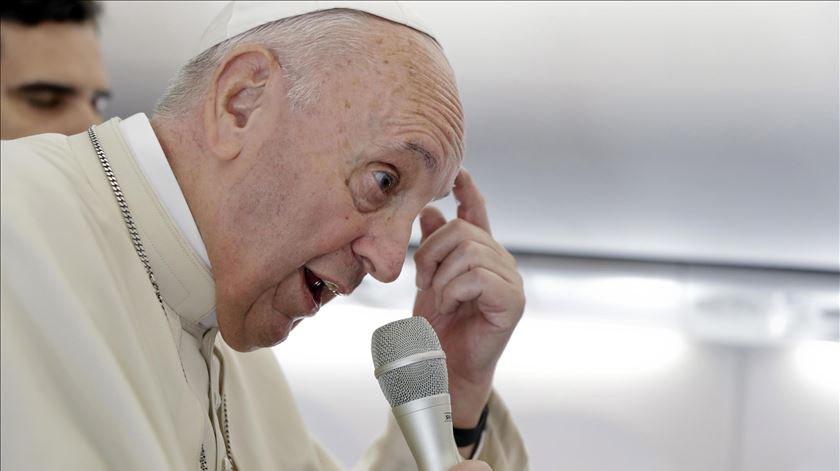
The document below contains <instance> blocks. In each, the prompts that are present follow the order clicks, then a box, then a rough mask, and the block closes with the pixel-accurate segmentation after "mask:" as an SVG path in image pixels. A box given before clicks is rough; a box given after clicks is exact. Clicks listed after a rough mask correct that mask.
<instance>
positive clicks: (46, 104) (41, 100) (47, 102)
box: [26, 94, 64, 110]
mask: <svg viewBox="0 0 840 471" xmlns="http://www.w3.org/2000/svg"><path fill="white" fill-rule="evenodd" d="M26 102H27V103H29V105H30V106H32V107H33V108H39V109H43V110H48V109H53V108H58V107H59V106H61V105H62V103H63V102H64V100H63V99H62V97H61V96H59V95H54V94H48V95H46V94H45V95H33V96H29V97H27V98H26Z"/></svg>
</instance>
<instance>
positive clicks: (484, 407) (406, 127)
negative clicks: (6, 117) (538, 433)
mask: <svg viewBox="0 0 840 471" xmlns="http://www.w3.org/2000/svg"><path fill="white" fill-rule="evenodd" d="M313 3H314V2H313ZM317 3H318V4H323V2H317ZM299 6H300V5H299V4H295V5H291V6H289V5H275V4H259V5H238V4H236V5H230V6H228V7H227V8H226V9H225V10H224V11H223V12H222V13H221V14H220V16H219V19H217V21H216V22H215V23H214V25H213V26H211V28H210V30H209V36H208V38H209V39H206V40H205V43H204V45H203V50H204V52H202V53H201V54H199V55H198V56H197V57H195V58H193V59H192V60H191V61H190V62H189V63H188V64H187V65H186V66H185V67H184V68H183V69H182V70H181V72H180V73H179V75H178V77H176V79H175V80H174V81H173V83H172V85H171V86H170V88H169V90H168V91H167V92H166V94H165V95H164V96H163V98H162V99H161V100H160V102H159V103H158V107H157V110H156V113H155V114H154V116H153V117H152V119H151V120H148V119H146V117H145V116H144V115H142V114H141V115H135V116H132V117H130V118H128V119H126V120H123V121H120V120H118V119H114V120H111V121H108V122H107V123H104V124H102V125H100V126H94V127H92V128H91V129H90V130H89V131H88V132H86V133H82V134H78V135H75V136H70V137H67V136H60V135H44V136H36V137H32V138H28V139H20V140H16V141H9V142H4V143H3V147H2V252H3V258H2V316H0V319H2V328H0V332H2V402H3V403H2V448H3V453H2V465H3V468H4V469H6V468H8V469H128V470H141V469H142V470H149V469H156V470H157V469H174V470H189V469H196V470H198V469H231V468H233V469H240V470H269V469H288V470H300V469H326V470H332V469H338V465H337V464H336V462H335V461H334V460H333V459H332V458H331V457H330V455H329V453H328V452H327V451H325V450H323V449H322V448H321V447H320V446H319V445H318V444H317V443H316V442H314V441H313V440H312V439H311V437H310V436H309V435H308V433H307V432H306V430H305V427H304V425H303V423H302V420H301V418H300V416H299V415H298V412H297V411H296V408H295V406H294V404H293V399H292V397H291V394H290V392H289V389H288V387H287V385H286V383H285V381H284V379H283V376H282V374H281V372H280V370H279V368H278V366H277V365H276V362H275V360H274V358H273V356H272V355H271V353H270V352H269V351H268V350H267V349H265V348H264V347H269V346H272V345H275V344H277V343H278V342H281V341H283V340H284V339H285V338H286V337H287V336H288V335H289V333H290V332H291V331H292V329H293V328H294V327H295V325H297V324H298V323H299V322H300V321H301V320H302V319H304V318H305V317H307V316H312V315H314V314H315V313H316V312H317V311H318V309H319V308H320V306H321V305H323V304H324V303H326V302H328V301H329V300H330V299H332V298H333V297H334V296H335V295H336V294H347V293H350V292H351V291H353V289H354V288H355V287H356V286H357V285H358V284H359V283H360V281H361V279H362V277H364V276H365V275H366V274H370V275H371V276H373V277H374V278H376V279H377V280H379V281H382V282H389V281H393V280H394V279H395V278H396V277H397V276H398V274H399V272H400V269H401V266H402V264H403V261H404V258H405V255H406V248H407V245H408V240H409V235H410V232H411V225H412V221H413V220H414V219H415V217H417V215H418V214H420V215H421V227H422V231H423V241H422V243H421V245H420V247H419V248H418V250H417V252H416V255H415V257H416V261H417V269H418V274H417V284H418V287H419V291H418V293H419V294H418V296H417V299H416V304H415V315H420V316H424V317H426V318H427V319H428V320H429V321H430V323H431V324H432V325H433V327H434V328H435V330H436V331H437V333H438V335H439V337H440V339H441V344H442V346H443V348H444V350H445V351H446V353H447V357H448V364H449V375H450V378H449V379H450V392H451V396H452V412H453V424H454V426H455V427H456V428H458V429H462V431H463V436H465V437H467V438H466V439H462V440H461V442H460V443H459V445H460V446H461V447H460V448H459V450H460V451H461V453H462V455H463V456H464V457H475V458H477V459H480V460H482V461H485V462H487V463H489V464H490V465H491V466H492V467H493V468H494V469H496V470H508V469H517V470H518V469H524V468H526V467H527V458H526V456H525V452H524V447H523V445H522V442H521V439H520V437H519V435H518V432H517V431H516V428H515V426H514V425H513V423H512V422H511V419H510V418H509V416H508V414H507V412H506V409H505V407H504V405H503V403H502V402H501V401H500V400H499V398H498V397H496V395H495V394H494V393H493V392H492V378H493V372H494V370H495V366H496V362H497V360H498V359H499V356H500V355H501V353H502V351H503V349H504V347H505V345H506V343H507V341H508V339H509V338H510V335H511V333H512V331H513V329H514V327H515V325H516V324H517V322H518V320H519V318H520V317H521V315H522V311H523V308H524V295H523V289H522V283H521V278H520V276H519V274H518V273H517V271H516V268H515V263H514V259H513V257H512V256H511V255H510V254H509V253H508V252H507V251H506V250H505V249H504V248H503V247H502V246H501V245H499V244H498V243H497V242H496V241H495V240H493V238H492V237H491V235H490V228H489V223H488V219H487V214H486V211H485V206H484V203H483V200H482V197H481V194H480V193H479V191H478V189H477V187H476V185H475V183H474V182H473V180H472V178H471V177H470V175H469V174H468V173H467V172H466V171H464V170H460V164H461V161H462V155H463V121H462V120H463V117H462V110H461V105H460V102H459V100H458V94H457V90H456V87H455V81H454V78H453V75H452V71H451V69H450V67H449V65H448V64H447V61H446V59H445V57H444V56H443V54H442V52H441V49H440V47H439V46H438V45H437V43H436V42H435V41H434V39H432V37H430V36H428V35H427V34H425V33H423V32H421V27H420V26H419V25H418V24H417V23H416V22H415V21H414V20H412V19H411V18H410V17H409V16H407V15H406V13H405V10H404V9H402V8H399V7H395V6H394V5H392V4H388V3H383V4H380V3H373V4H367V5H363V6H360V7H359V8H361V9H364V10H366V11H367V12H362V11H359V10H355V9H331V10H323V11H311V10H312V8H310V7H307V9H306V10H305V11H297V10H295V9H297V8H298V7H299ZM290 9H291V14H290ZM278 18H279V19H278ZM450 189H451V191H452V193H453V194H454V196H455V198H457V200H458V201H459V204H460V205H459V209H458V218H457V219H455V220H452V221H448V222H447V221H446V220H445V219H444V217H443V216H442V214H441V213H440V212H439V211H438V210H436V209H431V208H426V205H427V204H428V203H429V202H430V201H432V200H434V199H436V198H440V197H443V196H445V195H446V194H447V193H448V192H449V191H450ZM424 208H426V209H424ZM219 332H220V333H221V337H222V338H223V340H222V339H220V338H219V336H218V335H217V333H219ZM260 349H262V350H260ZM244 352H248V353H244ZM485 411H486V413H485ZM485 419H486V420H485ZM413 466H414V464H413V461H412V459H411V456H410V454H409V453H408V451H407V447H406V445H405V442H404V441H403V439H402V438H401V436H400V435H399V432H398V431H397V430H396V429H395V427H394V425H393V422H392V423H391V424H390V425H389V426H388V429H387V430H386V432H385V434H384V435H383V437H382V438H381V439H380V440H378V441H377V442H376V443H375V444H374V445H373V446H372V447H371V448H370V450H369V451H368V453H367V454H366V455H365V457H364V459H363V463H362V467H363V468H365V469H394V470H397V469H411V468H412V467H413ZM454 469H458V470H468V469H486V465H485V464H483V463H480V462H478V461H466V462H464V463H462V464H461V465H458V466H456V468H454Z"/></svg>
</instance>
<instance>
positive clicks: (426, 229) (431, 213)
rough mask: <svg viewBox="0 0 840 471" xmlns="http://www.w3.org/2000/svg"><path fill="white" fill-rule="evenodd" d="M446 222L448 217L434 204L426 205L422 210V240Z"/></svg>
mask: <svg viewBox="0 0 840 471" xmlns="http://www.w3.org/2000/svg"><path fill="white" fill-rule="evenodd" d="M444 224H446V217H444V215H443V213H442V212H441V211H440V210H439V209H438V208H436V207H434V206H426V207H425V208H423V210H422V211H420V242H421V243H422V242H423V241H424V240H426V238H427V237H429V236H430V235H432V233H433V232H435V231H436V230H438V229H440V228H441V226H443V225H444Z"/></svg>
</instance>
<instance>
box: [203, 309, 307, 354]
mask: <svg viewBox="0 0 840 471" xmlns="http://www.w3.org/2000/svg"><path fill="white" fill-rule="evenodd" d="M254 314H255V313H251V315H250V316H245V318H244V319H242V318H240V319H241V321H240V322H238V323H236V324H238V325H235V326H233V325H231V323H229V322H224V318H223V317H221V316H220V318H219V332H220V333H221V334H222V338H223V339H224V340H225V343H227V344H228V346H230V347H231V348H232V349H234V350H236V351H238V352H252V351H254V350H258V349H260V348H269V347H273V346H275V345H277V344H279V343H281V342H283V341H284V340H286V339H287V338H288V337H289V333H290V332H291V331H292V329H294V327H295V325H296V322H294V321H292V320H291V319H289V318H288V317H286V316H284V315H282V314H279V313H277V312H274V311H272V312H270V313H267V314H268V315H264V316H259V315H257V316H255V315H254ZM260 317H261V318H260Z"/></svg>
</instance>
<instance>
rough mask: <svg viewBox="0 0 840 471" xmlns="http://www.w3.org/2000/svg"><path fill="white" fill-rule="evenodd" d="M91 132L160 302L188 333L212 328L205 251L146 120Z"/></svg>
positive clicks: (212, 297)
mask: <svg viewBox="0 0 840 471" xmlns="http://www.w3.org/2000/svg"><path fill="white" fill-rule="evenodd" d="M94 130H95V131H96V133H97V135H98V136H99V139H100V141H101V143H102V147H103V150H104V151H105V154H106V155H107V157H108V159H109V160H110V163H111V167H112V168H113V171H114V174H115V175H116V178H117V181H118V182H119V184H120V186H121V187H122V190H123V193H124V194H125V199H126V202H127V204H128V207H129V210H130V211H131V213H132V216H133V218H134V222H135V224H136V225H137V227H138V230H139V232H140V238H141V240H142V242H143V246H144V248H145V250H146V254H147V255H148V257H149V261H150V264H151V266H152V270H153V271H154V274H155V279H156V280H157V283H158V286H159V287H160V292H161V295H162V297H163V300H164V302H165V303H166V305H167V306H168V307H169V308H170V309H171V310H172V311H174V312H175V313H176V314H177V315H178V316H179V317H181V320H182V321H185V324H186V325H185V327H186V328H187V330H190V331H191V332H193V331H201V330H207V329H209V328H212V327H216V306H215V302H216V300H215V284H214V282H213V276H212V273H211V271H210V263H209V260H208V258H207V250H206V249H205V247H204V243H203V242H202V240H201V236H200V234H199V232H198V227H197V226H196V224H195V221H194V219H193V217H192V214H191V213H190V210H189V207H188V206H187V202H186V200H185V199H184V195H183V193H182V192H181V189H180V187H179V186H178V182H177V180H176V179H175V175H174V174H173V173H172V169H171V168H170V167H169V163H168V161H167V160H166V156H165V155H164V153H163V149H162V148H161V146H160V143H159V142H158V140H157V137H156V136H155V134H154V130H153V129H152V126H151V124H150V123H149V120H148V118H146V116H145V115H144V114H136V115H134V116H132V117H130V118H128V119H126V120H124V121H121V120H119V119H118V118H114V119H112V120H110V121H108V122H106V123H103V124H101V125H99V126H95V127H94ZM138 263H140V262H139V261H138Z"/></svg>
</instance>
